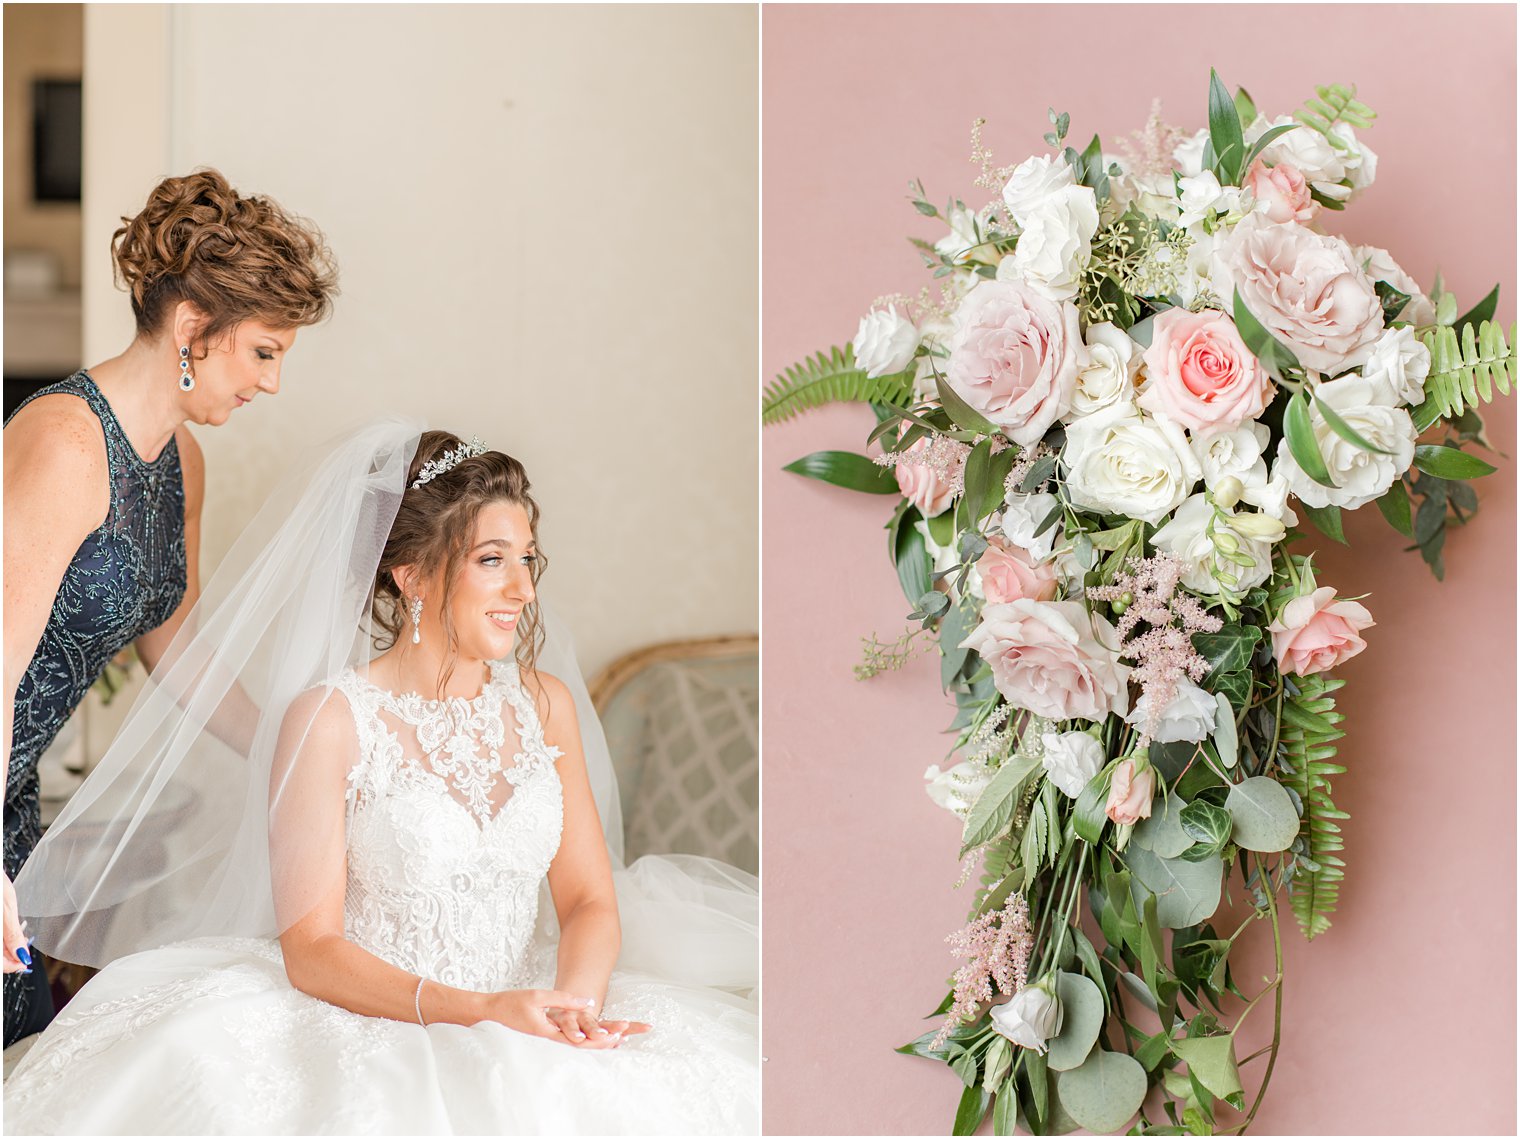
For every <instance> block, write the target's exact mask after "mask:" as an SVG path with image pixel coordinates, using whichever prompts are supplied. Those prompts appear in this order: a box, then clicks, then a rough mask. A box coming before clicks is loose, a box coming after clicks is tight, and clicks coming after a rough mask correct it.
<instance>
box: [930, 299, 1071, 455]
mask: <svg viewBox="0 0 1520 1139" xmlns="http://www.w3.org/2000/svg"><path fill="white" fill-rule="evenodd" d="M1086 363H1087V347H1086V345H1084V344H1083V342H1082V333H1081V330H1080V328H1079V327H1078V324H1077V310H1076V307H1075V306H1074V305H1070V304H1059V305H1058V304H1057V303H1056V302H1054V301H1052V300H1050V299H1049V298H1048V297H1045V296H1042V295H1041V294H1040V293H1039V292H1037V291H1036V290H1034V289H1032V288H1030V287H1029V286H1028V285H1027V284H1024V283H1022V282H1019V281H984V282H983V283H982V284H980V285H978V286H977V287H976V288H974V289H972V290H971V292H970V293H968V294H967V295H966V298H965V299H964V300H963V301H962V302H961V304H960V307H959V308H957V309H956V313H955V332H954V334H953V335H952V336H951V339H950V362H949V365H948V366H947V368H946V371H945V379H946V382H947V383H949V384H950V386H951V387H952V388H954V389H955V392H956V394H957V395H959V396H960V397H961V398H962V399H964V400H965V401H966V402H967V403H968V404H970V405H971V406H972V407H973V408H975V409H976V410H977V411H979V412H981V414H982V415H984V416H985V417H986V418H987V419H989V420H991V421H992V422H993V423H995V424H997V426H998V427H1000V428H1002V430H1003V433H1004V434H1005V435H1007V436H1008V437H1009V438H1010V439H1012V440H1013V441H1014V442H1015V443H1019V444H1023V445H1025V446H1028V445H1030V444H1033V443H1035V442H1037V441H1038V440H1039V439H1040V437H1041V436H1042V435H1044V434H1045V432H1046V431H1047V430H1048V429H1049V428H1050V425H1051V424H1053V423H1054V422H1055V421H1056V419H1057V418H1058V417H1060V416H1062V415H1064V414H1065V413H1066V412H1067V410H1068V409H1069V408H1070V407H1071V398H1072V392H1073V389H1074V388H1075V386H1076V381H1077V373H1078V372H1079V371H1080V370H1081V369H1082V368H1083V366H1085V365H1086Z"/></svg>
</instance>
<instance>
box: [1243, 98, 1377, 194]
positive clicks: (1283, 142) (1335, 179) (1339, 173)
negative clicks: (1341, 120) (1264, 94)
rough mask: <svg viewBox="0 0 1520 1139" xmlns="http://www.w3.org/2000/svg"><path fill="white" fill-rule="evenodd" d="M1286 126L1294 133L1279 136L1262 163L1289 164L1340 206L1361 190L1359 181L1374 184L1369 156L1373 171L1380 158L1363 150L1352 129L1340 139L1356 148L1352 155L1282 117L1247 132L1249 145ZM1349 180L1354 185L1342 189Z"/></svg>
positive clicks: (1258, 123) (1260, 122)
mask: <svg viewBox="0 0 1520 1139" xmlns="http://www.w3.org/2000/svg"><path fill="white" fill-rule="evenodd" d="M1286 124H1294V125H1293V129H1292V130H1290V131H1287V132H1286V133H1284V134H1280V135H1278V136H1277V137H1276V138H1275V139H1273V140H1272V141H1271V142H1270V143H1268V144H1267V147H1266V149H1265V150H1263V151H1262V152H1261V159H1262V161H1263V162H1265V163H1266V164H1267V165H1268V166H1276V165H1277V164H1278V163H1280V162H1286V163H1287V164H1288V165H1289V166H1292V167H1294V168H1295V169H1297V170H1298V171H1299V173H1301V174H1302V175H1303V176H1304V178H1305V179H1306V180H1307V181H1308V182H1309V184H1310V185H1311V186H1312V187H1313V188H1314V189H1316V190H1318V191H1319V192H1320V195H1321V196H1322V197H1326V198H1330V199H1332V200H1333V201H1337V202H1345V201H1350V199H1351V196H1352V194H1353V193H1355V192H1357V191H1358V190H1359V189H1361V187H1359V186H1357V185H1356V184H1355V182H1356V179H1357V178H1358V177H1365V178H1366V179H1367V184H1368V185H1370V184H1371V172H1372V171H1371V170H1370V169H1368V163H1367V156H1368V155H1370V156H1371V160H1372V162H1371V166H1372V169H1375V168H1376V163H1377V156H1376V155H1374V154H1372V152H1371V151H1369V150H1365V149H1364V148H1362V147H1361V144H1360V143H1358V142H1357V141H1356V139H1355V137H1354V136H1351V134H1350V128H1349V127H1348V128H1346V133H1345V134H1344V135H1337V137H1339V138H1343V139H1345V140H1346V141H1348V142H1351V143H1352V144H1354V145H1353V149H1352V150H1351V151H1350V152H1347V151H1342V150H1339V149H1337V148H1336V147H1335V146H1333V145H1332V144H1331V142H1330V140H1329V139H1327V138H1326V137H1325V136H1324V135H1322V134H1320V133H1319V131H1317V130H1314V129H1313V128H1311V127H1307V126H1305V125H1304V124H1302V123H1297V122H1296V121H1295V120H1294V119H1293V117H1292V116H1291V115H1280V116H1278V117H1277V118H1275V119H1271V120H1267V119H1264V118H1258V119H1257V120H1256V122H1254V123H1253V124H1251V128H1250V129H1249V130H1247V131H1246V132H1245V141H1246V145H1247V146H1251V145H1253V144H1254V143H1255V142H1256V140H1257V139H1258V138H1260V137H1261V136H1262V135H1264V134H1266V133H1267V131H1268V130H1269V129H1270V128H1272V127H1276V126H1283V125H1286ZM1332 129H1334V128H1332ZM1348 177H1349V178H1351V180H1352V185H1350V186H1346V185H1342V183H1343V182H1345V181H1346V180H1347V178H1348Z"/></svg>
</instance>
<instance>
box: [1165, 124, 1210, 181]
mask: <svg viewBox="0 0 1520 1139" xmlns="http://www.w3.org/2000/svg"><path fill="white" fill-rule="evenodd" d="M1208 141H1209V132H1208V131H1207V130H1201V131H1199V132H1198V133H1197V134H1195V135H1194V136H1193V137H1192V138H1190V139H1188V140H1187V141H1186V142H1179V143H1178V144H1177V145H1176V147H1175V148H1174V149H1173V150H1172V161H1174V162H1176V163H1177V169H1178V171H1179V172H1180V173H1181V174H1182V176H1183V177H1184V178H1196V177H1197V176H1198V175H1199V174H1201V173H1202V172H1203V148H1204V146H1205V144H1207V142H1208Z"/></svg>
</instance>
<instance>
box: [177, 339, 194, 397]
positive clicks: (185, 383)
mask: <svg viewBox="0 0 1520 1139" xmlns="http://www.w3.org/2000/svg"><path fill="white" fill-rule="evenodd" d="M194 387H195V377H194V376H192V375H191V374H190V345H188V344H181V345H180V346H179V390H180V391H182V392H187V391H190V390H192V389H193V388H194Z"/></svg>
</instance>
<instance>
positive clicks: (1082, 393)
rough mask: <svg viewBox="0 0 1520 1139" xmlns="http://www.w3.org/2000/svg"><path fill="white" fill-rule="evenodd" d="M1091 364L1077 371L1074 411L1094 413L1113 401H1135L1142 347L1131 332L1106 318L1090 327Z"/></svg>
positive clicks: (1089, 349)
mask: <svg viewBox="0 0 1520 1139" xmlns="http://www.w3.org/2000/svg"><path fill="white" fill-rule="evenodd" d="M1087 352H1088V357H1089V360H1088V364H1087V367H1085V368H1083V369H1082V370H1081V371H1080V372H1078V373H1077V387H1076V390H1075V391H1074V392H1073V393H1072V397H1071V414H1072V415H1075V416H1080V415H1091V414H1092V413H1093V412H1095V411H1098V410H1099V409H1101V408H1105V407H1108V406H1109V405H1110V404H1114V403H1132V402H1134V398H1135V373H1136V372H1138V371H1139V370H1140V357H1141V354H1142V353H1141V349H1140V346H1139V345H1138V344H1136V343H1135V342H1134V341H1133V340H1131V339H1130V338H1129V335H1128V334H1127V333H1126V332H1125V331H1124V330H1123V329H1121V328H1118V327H1116V326H1114V325H1112V324H1110V323H1108V322H1107V321H1104V322H1103V323H1102V324H1093V325H1089V326H1088V328H1087Z"/></svg>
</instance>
